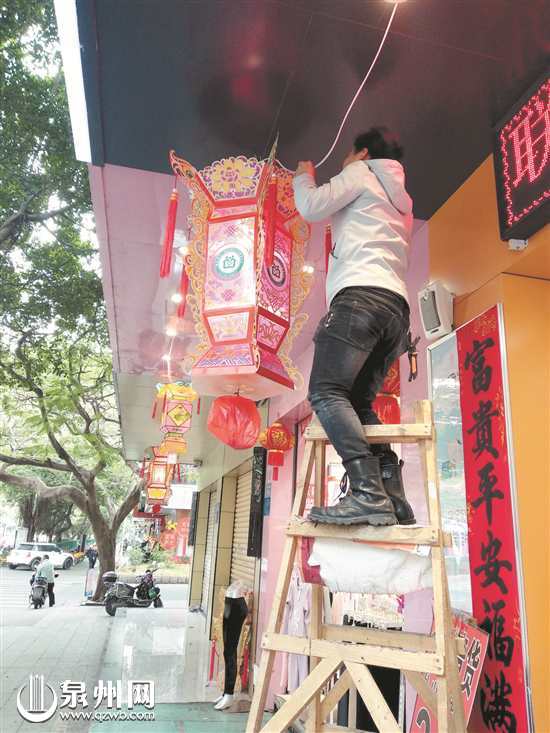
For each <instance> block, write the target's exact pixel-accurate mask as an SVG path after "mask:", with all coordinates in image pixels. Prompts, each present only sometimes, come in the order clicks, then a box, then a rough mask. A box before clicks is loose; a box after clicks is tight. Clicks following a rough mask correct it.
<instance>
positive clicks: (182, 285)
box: [177, 259, 189, 318]
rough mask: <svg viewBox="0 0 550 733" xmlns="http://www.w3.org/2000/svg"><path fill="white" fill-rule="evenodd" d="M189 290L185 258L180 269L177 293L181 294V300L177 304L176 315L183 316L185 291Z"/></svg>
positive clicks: (185, 302) (185, 301)
mask: <svg viewBox="0 0 550 733" xmlns="http://www.w3.org/2000/svg"><path fill="white" fill-rule="evenodd" d="M188 290H189V275H188V274H187V268H186V267H185V259H184V261H183V267H182V270H181V280H180V289H179V293H180V295H181V298H182V299H181V301H180V303H179V305H178V310H177V316H178V318H183V317H184V316H185V306H186V305H187V292H188Z"/></svg>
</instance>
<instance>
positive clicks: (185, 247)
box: [179, 244, 189, 257]
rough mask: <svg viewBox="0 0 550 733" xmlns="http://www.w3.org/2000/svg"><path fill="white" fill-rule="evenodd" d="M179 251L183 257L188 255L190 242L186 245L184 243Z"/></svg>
mask: <svg viewBox="0 0 550 733" xmlns="http://www.w3.org/2000/svg"><path fill="white" fill-rule="evenodd" d="M179 253H180V255H181V256H182V257H187V255H188V254H189V245H188V244H184V245H182V246H181V247H180V248H179Z"/></svg>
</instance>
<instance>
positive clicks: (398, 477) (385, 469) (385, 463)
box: [380, 451, 416, 524]
mask: <svg viewBox="0 0 550 733" xmlns="http://www.w3.org/2000/svg"><path fill="white" fill-rule="evenodd" d="M402 468H403V461H399V460H398V459H397V455H396V454H395V453H394V452H393V451H391V453H384V454H383V455H381V456H380V470H381V472H382V481H383V482H384V489H385V490H386V493H387V495H388V496H389V497H390V499H391V502H392V504H393V509H394V511H395V516H396V517H397V521H398V523H399V524H416V519H415V518H414V512H413V510H412V507H411V505H410V504H409V502H408V501H407V497H406V496H405V488H404V486H403V475H402Z"/></svg>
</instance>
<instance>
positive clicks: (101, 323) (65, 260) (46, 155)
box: [0, 0, 137, 562]
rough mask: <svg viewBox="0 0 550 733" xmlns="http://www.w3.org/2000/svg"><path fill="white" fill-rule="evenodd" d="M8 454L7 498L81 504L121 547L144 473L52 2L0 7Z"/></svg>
mask: <svg viewBox="0 0 550 733" xmlns="http://www.w3.org/2000/svg"><path fill="white" fill-rule="evenodd" d="M0 454H2V458H1V459H0V489H1V490H2V491H3V492H4V493H6V492H8V493H9V492H15V493H16V494H17V495H18V496H19V497H21V501H22V502H25V501H26V502H27V504H28V500H29V496H31V497H32V496H33V495H35V494H40V495H41V496H45V497H47V500H48V501H54V500H55V501H57V500H58V499H63V500H64V501H65V502H67V501H70V502H74V503H75V504H76V506H77V507H78V508H79V509H80V510H81V512H83V513H84V514H85V515H86V517H87V518H88V520H89V521H90V522H91V524H92V526H93V530H94V533H95V534H96V538H97V541H98V547H99V549H100V554H101V552H103V554H104V556H108V555H109V554H110V553H111V550H112V548H111V545H112V542H111V539H110V538H111V537H112V535H113V533H114V535H116V532H117V531H118V528H119V526H120V522H121V521H122V520H123V519H124V517H125V516H127V514H128V512H129V511H130V510H131V508H132V506H133V504H132V502H133V501H134V495H133V489H134V485H135V480H136V479H135V474H134V473H133V470H132V469H131V468H130V467H129V466H127V465H126V463H125V461H124V459H123V457H122V452H121V440H120V425H119V419H118V413H117V409H116V400H115V395H114V388H113V375H112V365H111V354H110V352H109V349H108V338H107V321H106V317H105V306H104V302H103V297H102V289H101V279H100V276H99V258H98V252H97V245H96V239H95V234H94V231H93V217H92V205H91V200H90V191H89V186H88V176H87V170H86V166H85V165H83V164H81V163H78V162H77V161H76V160H75V158H74V153H73V145H72V134H71V127H70V118H69V113H68V105H67V99H66V94H65V84H64V78H63V72H62V66H61V56H60V52H59V47H58V39H57V28H56V23H55V15H54V11H53V0H44V1H41V2H37V1H36V0H3V2H2V3H0ZM2 462H3V464H4V465H2ZM17 492H18V493H17ZM14 496H15V494H14ZM125 500H126V501H125ZM136 501H137V496H136ZM134 503H135V502H134ZM64 510H65V511H66V510H67V508H66V506H65V507H64ZM76 516H77V518H78V514H77V515H76ZM78 521H80V520H78ZM100 544H101V547H100ZM109 562H110V561H109Z"/></svg>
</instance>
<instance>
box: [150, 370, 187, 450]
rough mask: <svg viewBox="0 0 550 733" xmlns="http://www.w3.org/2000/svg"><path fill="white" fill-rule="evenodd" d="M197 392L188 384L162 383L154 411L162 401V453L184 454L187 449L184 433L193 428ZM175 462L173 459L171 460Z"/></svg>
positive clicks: (160, 448)
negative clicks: (192, 421)
mask: <svg viewBox="0 0 550 733" xmlns="http://www.w3.org/2000/svg"><path fill="white" fill-rule="evenodd" d="M196 399H197V393H196V392H195V390H194V389H193V388H192V387H189V386H188V385H186V384H179V383H172V384H162V385H160V386H159V388H158V390H157V397H156V401H155V408H154V411H155V412H156V407H157V404H158V402H159V401H160V402H161V405H162V411H161V425H160V429H161V431H162V432H163V433H164V439H163V441H162V443H161V444H160V446H159V451H160V454H161V455H169V454H170V455H172V454H176V455H183V454H184V453H186V451H187V443H186V441H185V439H184V438H183V435H184V434H185V433H186V432H187V431H188V430H189V429H190V428H191V419H192V417H193V402H194V400H196ZM171 462H173V461H171Z"/></svg>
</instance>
